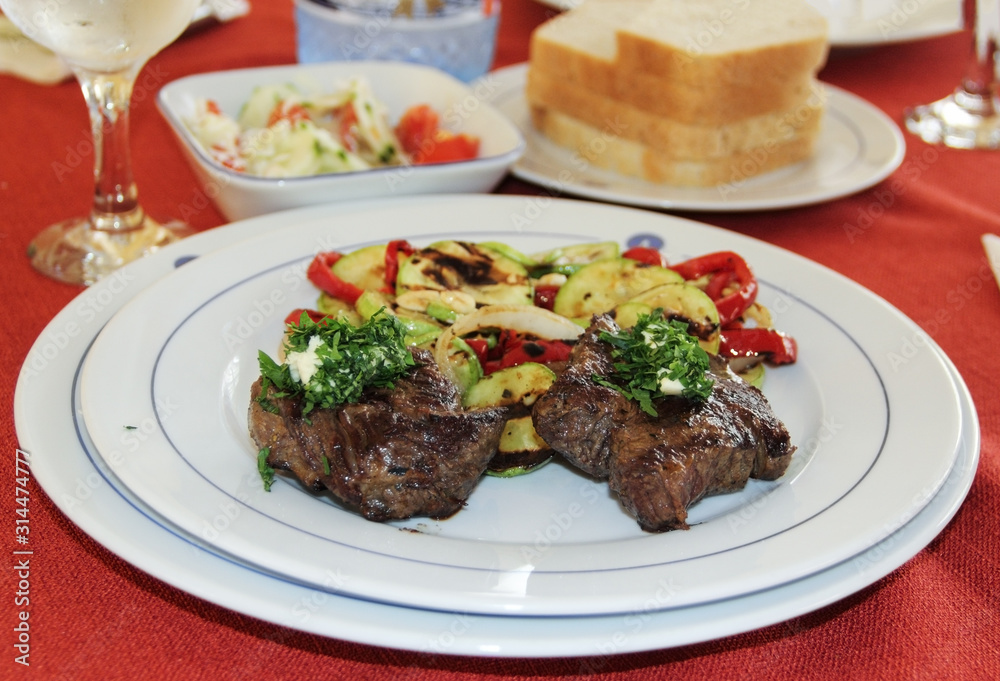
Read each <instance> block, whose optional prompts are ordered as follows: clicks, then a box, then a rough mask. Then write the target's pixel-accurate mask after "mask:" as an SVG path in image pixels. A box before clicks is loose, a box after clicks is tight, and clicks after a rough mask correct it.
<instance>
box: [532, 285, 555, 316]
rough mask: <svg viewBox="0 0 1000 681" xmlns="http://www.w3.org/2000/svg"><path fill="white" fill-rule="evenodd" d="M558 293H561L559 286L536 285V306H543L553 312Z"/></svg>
mask: <svg viewBox="0 0 1000 681" xmlns="http://www.w3.org/2000/svg"><path fill="white" fill-rule="evenodd" d="M557 293H559V287H558V286H536V287H535V307H543V308H545V309H546V310H549V311H550V312H551V311H552V308H553V307H554V306H555V303H556V294H557Z"/></svg>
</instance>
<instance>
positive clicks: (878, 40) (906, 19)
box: [537, 0, 962, 47]
mask: <svg viewBox="0 0 1000 681" xmlns="http://www.w3.org/2000/svg"><path fill="white" fill-rule="evenodd" d="M585 1H586V0H537V2H539V3H541V4H543V5H545V6H546V7H551V8H552V9H557V10H559V11H565V10H568V9H573V8H574V7H576V6H578V5H580V4H582V3H583V2H585ZM860 1H861V2H862V3H863V1H864V0H860ZM810 3H811V4H812V5H813V6H815V7H816V9H818V10H819V11H820V12H822V13H823V15H824V16H825V17H826V18H827V20H828V21H829V22H830V29H829V40H830V45H831V46H832V47H868V46H873V45H884V44H888V43H899V42H905V41H909V40H920V39H922V38H933V37H935V36H940V35H946V34H948V33H954V32H955V31H959V30H961V29H962V7H961V5H962V3H960V2H954V0H922V1H921V2H909V3H901V2H893V1H892V0H879V1H878V2H870V3H869V5H871V7H870V8H869V9H868V11H867V12H866V11H865V10H864V8H863V7H862V6H861V4H859V0H810Z"/></svg>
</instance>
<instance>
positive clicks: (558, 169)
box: [473, 64, 906, 212]
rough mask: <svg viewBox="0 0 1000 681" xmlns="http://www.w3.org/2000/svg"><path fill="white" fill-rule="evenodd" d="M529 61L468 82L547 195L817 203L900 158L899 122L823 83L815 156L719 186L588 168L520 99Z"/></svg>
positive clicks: (714, 204)
mask: <svg viewBox="0 0 1000 681" xmlns="http://www.w3.org/2000/svg"><path fill="white" fill-rule="evenodd" d="M526 74H527V65H526V64H518V65H515V66H509V67H507V68H504V69H499V70H497V71H492V72H490V73H488V74H486V75H485V76H483V77H482V78H481V79H480V80H479V81H478V83H476V84H473V87H474V88H475V90H476V92H477V93H482V95H483V96H484V97H486V98H487V99H488V101H489V102H491V103H492V104H493V105H494V106H496V107H497V109H499V110H500V111H501V112H502V113H503V114H505V115H506V116H507V117H508V118H509V119H510V120H511V121H513V122H514V124H515V125H516V126H517V127H518V128H519V129H520V131H521V134H522V135H523V136H524V138H525V140H526V143H527V148H526V150H525V152H524V155H522V156H521V157H520V159H518V160H517V161H516V162H515V163H514V165H513V166H512V167H511V172H512V173H513V174H514V175H516V176H517V177H520V178H521V179H523V180H526V181H528V182H532V183H534V184H537V185H539V186H542V187H545V188H547V189H549V190H550V191H552V192H553V195H556V196H558V195H562V194H569V195H573V196H581V197H586V198H590V199H598V200H600V201H608V202H611V203H621V204H626V205H631V206H640V207H643V208H657V209H660V210H687V211H719V212H737V211H753V210H765V209H774V208H790V207H793V206H804V205H810V204H815V203H822V202H824V201H830V200H832V199H836V198H840V197H842V196H847V195H849V194H854V193H856V192H859V191H862V190H864V189H867V188H868V187H871V186H873V185H875V184H878V183H879V182H881V181H882V180H884V179H885V178H887V177H888V176H889V175H891V174H892V172H893V171H894V170H896V168H898V167H899V165H900V164H901V163H902V162H903V156H904V154H905V151H906V143H905V141H904V139H903V133H902V132H900V130H899V127H898V126H897V125H896V124H895V123H894V122H893V121H892V119H890V118H889V117H888V116H886V115H885V114H884V113H882V111H880V110H879V109H877V108H875V107H874V106H872V105H871V104H869V103H868V102H866V101H865V100H863V99H861V98H860V97H858V96H857V95H853V94H851V93H849V92H847V91H846V90H842V89H840V88H838V87H836V86H833V85H829V84H823V87H824V88H825V90H826V93H827V96H828V99H827V108H826V113H825V116H824V119H823V128H822V130H821V131H820V135H819V139H818V141H817V147H816V153H815V154H814V156H813V157H812V158H811V159H809V160H807V161H802V162H801V163H796V164H794V165H791V166H788V167H786V168H780V169H778V170H774V171H771V172H769V173H765V174H763V175H759V176H756V177H751V178H748V179H746V180H743V181H741V182H740V183H730V184H727V185H725V186H723V187H721V188H720V187H677V186H669V185H663V184H654V183H652V182H646V181H644V180H640V179H638V178H633V177H628V176H626V175H621V174H618V173H613V172H610V171H607V170H602V169H600V168H597V167H594V166H592V165H590V164H587V163H583V162H581V161H580V159H579V158H575V156H574V152H573V151H571V150H569V149H566V148H563V147H560V146H558V145H556V144H554V143H553V142H551V141H549V140H548V139H547V138H546V137H545V136H544V135H542V134H541V133H540V132H538V131H537V130H535V128H534V126H533V125H532V123H531V115H530V113H529V111H528V105H527V102H526V101H525V98H524V85H525V78H526Z"/></svg>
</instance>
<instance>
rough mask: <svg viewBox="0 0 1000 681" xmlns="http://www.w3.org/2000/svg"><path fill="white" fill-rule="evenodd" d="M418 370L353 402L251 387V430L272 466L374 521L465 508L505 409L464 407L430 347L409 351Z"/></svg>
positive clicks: (258, 385)
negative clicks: (307, 409)
mask: <svg viewBox="0 0 1000 681" xmlns="http://www.w3.org/2000/svg"><path fill="white" fill-rule="evenodd" d="M411 352H412V354H413V356H414V359H416V360H417V367H416V368H414V370H412V371H411V372H410V373H409V374H408V375H407V376H405V377H403V378H401V379H399V380H398V381H396V385H395V388H394V389H392V390H388V389H369V390H367V391H365V393H364V395H363V397H362V400H361V401H360V402H358V403H356V404H346V405H341V406H339V407H337V408H335V409H316V410H313V411H312V412H311V413H310V414H308V415H307V418H302V415H301V405H300V404H299V402H298V401H296V400H293V399H288V398H273V397H272V398H270V401H271V403H272V404H274V405H275V406H276V407H277V408H278V413H271V412H269V411H267V410H265V409H264V408H263V407H262V406H261V405H260V404H259V403H258V401H257V397H258V396H259V395H260V390H261V382H260V380H258V381H257V382H256V383H254V384H253V386H252V388H251V395H250V397H251V401H250V412H249V427H250V436H251V437H252V438H253V440H254V442H255V443H256V445H257V446H258V447H259V448H264V447H267V448H269V449H270V455H269V456H268V457H267V462H268V464H269V465H270V466H271V467H273V468H275V469H283V470H287V471H290V472H291V473H292V474H293V475H294V476H295V477H297V478H298V479H299V480H301V481H302V482H303V483H304V484H305V485H307V486H308V487H309V488H311V489H312V490H314V491H317V492H319V491H322V490H324V489H329V490H330V491H331V492H332V493H333V494H334V496H336V497H337V498H338V499H339V500H341V501H342V502H344V503H345V504H347V505H348V506H350V507H352V508H355V509H357V510H358V511H359V512H360V513H361V515H363V516H364V517H365V518H368V519H369V520H375V521H384V520H392V519H401V518H410V517H413V516H429V517H432V518H444V517H447V516H450V515H452V514H453V513H455V512H456V511H458V510H459V509H460V508H461V507H462V506H463V505H464V503H465V501H466V499H468V497H469V494H471V492H472V490H473V489H474V488H475V486H476V483H477V482H478V480H479V478H480V476H481V475H482V474H483V472H484V471H485V470H486V466H487V464H488V463H489V461H490V458H491V457H492V456H493V454H494V453H495V452H496V449H497V444H498V442H499V440H500V435H501V434H502V432H503V427H504V424H505V422H506V410H505V409H499V408H498V409H481V410H469V411H467V410H465V409H463V407H462V405H461V401H460V397H459V393H458V390H457V388H456V387H455V385H454V384H452V383H451V381H449V380H448V379H447V378H446V377H445V376H444V375H443V374H441V372H440V371H439V370H438V368H437V365H436V364H435V363H434V361H433V359H432V358H431V356H430V354H429V353H428V352H426V351H424V350H416V349H414V350H412V351H411Z"/></svg>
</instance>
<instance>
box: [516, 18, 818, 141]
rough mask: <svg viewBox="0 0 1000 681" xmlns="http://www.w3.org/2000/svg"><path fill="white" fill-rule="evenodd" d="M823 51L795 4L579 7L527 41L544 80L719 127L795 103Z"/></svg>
mask: <svg viewBox="0 0 1000 681" xmlns="http://www.w3.org/2000/svg"><path fill="white" fill-rule="evenodd" d="M827 51H828V45H827V37H826V20H825V19H824V18H823V16H822V15H821V14H820V13H819V12H817V11H816V10H815V9H813V8H812V7H811V6H810V5H808V4H807V3H806V2H804V0H587V2H585V3H583V4H582V5H580V6H579V7H577V8H575V9H573V10H570V11H568V12H565V13H563V14H560V15H557V16H556V17H554V18H552V19H550V20H549V21H547V22H546V23H544V24H542V25H541V26H539V27H538V28H537V29H536V30H535V32H534V33H533V34H532V38H531V52H530V62H531V64H532V65H533V66H537V67H538V68H539V69H540V70H542V71H544V72H546V73H549V74H551V75H552V76H554V77H559V78H564V79H566V80H569V81H572V82H574V83H577V84H579V85H582V86H585V87H587V88H588V89H591V90H593V91H595V92H597V93H599V94H601V95H603V96H605V97H612V98H615V99H621V100H623V101H626V102H628V103H629V104H632V105H634V106H637V107H639V108H642V109H644V110H647V111H649V112H650V113H654V114H657V115H663V116H670V117H672V118H673V119H675V120H678V121H680V122H684V123H696V122H700V123H703V124H708V123H726V122H730V121H734V120H739V119H740V118H745V117H748V116H755V115H759V114H763V113H767V112H769V111H778V110H782V109H787V108H789V107H790V106H794V105H795V103H796V102H800V101H802V99H803V97H804V96H805V94H806V93H807V92H808V90H809V88H810V84H811V82H812V79H813V77H814V76H815V74H816V73H817V72H818V71H819V69H820V68H821V67H822V65H823V64H824V63H825V60H826V55H827Z"/></svg>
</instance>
